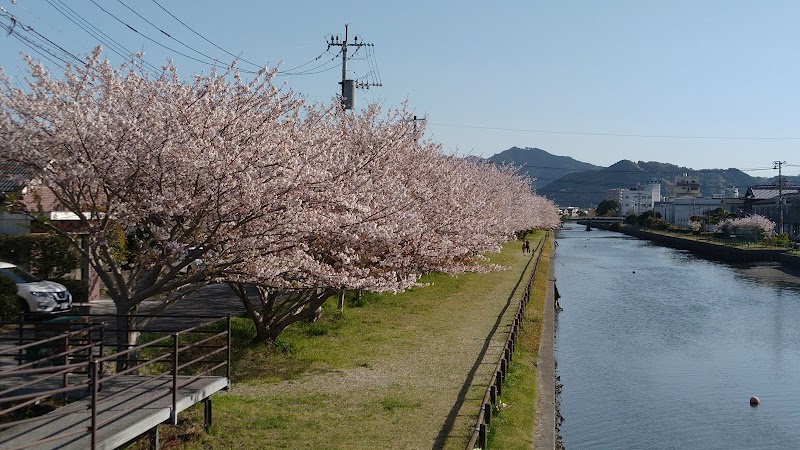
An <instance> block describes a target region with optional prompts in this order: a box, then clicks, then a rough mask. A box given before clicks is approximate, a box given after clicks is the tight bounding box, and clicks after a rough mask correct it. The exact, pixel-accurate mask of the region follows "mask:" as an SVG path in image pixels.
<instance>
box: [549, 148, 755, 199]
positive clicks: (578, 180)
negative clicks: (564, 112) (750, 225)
mask: <svg viewBox="0 0 800 450" xmlns="http://www.w3.org/2000/svg"><path fill="white" fill-rule="evenodd" d="M684 173H688V174H689V175H694V176H697V177H699V179H700V192H701V193H702V195H703V196H704V197H710V196H711V195H714V194H724V195H731V192H732V190H733V188H734V187H737V188H739V195H740V196H743V195H744V193H745V190H746V189H747V187H749V186H753V185H756V184H765V183H768V180H766V179H764V178H756V177H751V176H750V175H748V174H746V173H744V172H742V171H741V170H739V169H703V170H694V169H690V168H687V167H679V166H676V165H674V164H668V163H660V162H654V161H649V162H644V161H639V162H633V161H629V160H622V161H619V162H617V163H616V164H614V165H612V166H610V167H607V168H604V169H600V170H592V171H591V172H573V173H570V174H568V175H565V176H563V177H561V178H559V179H558V180H555V181H553V182H551V183H550V184H548V185H547V186H545V187H544V188H541V189H537V193H539V194H542V195H544V196H546V197H547V198H549V199H551V200H553V201H554V202H556V204H558V205H561V206H578V207H581V208H590V207H594V206H597V205H598V204H599V203H600V202H601V201H602V200H603V199H604V198H605V197H606V195H607V193H608V191H609V189H617V188H626V189H630V188H632V187H635V186H637V185H640V186H644V185H645V183H647V181H648V180H652V179H654V180H658V181H659V182H660V183H661V195H662V196H665V197H671V196H672V195H673V191H672V187H673V186H674V184H675V177H676V176H679V175H682V174H684Z"/></svg>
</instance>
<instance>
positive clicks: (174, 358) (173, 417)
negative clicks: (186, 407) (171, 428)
mask: <svg viewBox="0 0 800 450" xmlns="http://www.w3.org/2000/svg"><path fill="white" fill-rule="evenodd" d="M169 417H170V422H171V423H172V424H173V425H177V424H178V333H174V334H173V335H172V411H170V413H169Z"/></svg>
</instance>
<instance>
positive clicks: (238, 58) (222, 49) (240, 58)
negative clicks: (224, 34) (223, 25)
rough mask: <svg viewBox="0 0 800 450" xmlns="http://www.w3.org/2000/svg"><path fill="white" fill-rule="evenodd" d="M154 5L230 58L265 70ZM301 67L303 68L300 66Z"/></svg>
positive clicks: (164, 9) (159, 4)
mask: <svg viewBox="0 0 800 450" xmlns="http://www.w3.org/2000/svg"><path fill="white" fill-rule="evenodd" d="M153 3H155V4H156V5H157V6H158V7H159V8H161V9H162V10H163V11H164V12H165V13H167V14H169V15H170V16H171V17H172V18H173V19H175V20H177V21H178V23H180V24H181V25H183V26H184V27H186V28H187V29H189V31H191V32H192V33H194V34H196V35H197V36H199V37H200V38H201V39H203V40H204V41H206V42H208V43H209V44H211V45H213V46H214V47H216V48H217V49H218V50H221V51H223V52H225V53H227V54H228V55H230V56H233V57H234V58H236V59H237V60H239V61H243V62H245V63H247V64H250V65H252V66H255V67H258V68H259V69H261V68H263V67H264V66H263V65H259V64H256V63H254V62H250V61H248V60H246V59H244V58H242V57H241V56H237V55H234V54H233V53H231V52H229V51H227V50H225V49H224V48H222V47H220V46H219V45H217V44H215V43H213V42H211V41H210V40H209V39H208V38H206V37H205V36H203V35H202V34H200V33H198V32H197V31H196V30H195V29H194V28H192V27H190V26H189V25H187V24H186V23H185V22H184V21H182V20H181V19H179V18H178V17H176V16H175V14H172V13H171V12H169V10H167V9H166V8H164V7H163V6H162V5H161V3H158V2H157V1H156V0H153ZM300 67H302V66H300Z"/></svg>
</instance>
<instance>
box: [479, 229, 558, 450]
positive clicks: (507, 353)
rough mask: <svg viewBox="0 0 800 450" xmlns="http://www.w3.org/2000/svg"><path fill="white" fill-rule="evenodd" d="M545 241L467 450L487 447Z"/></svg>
mask: <svg viewBox="0 0 800 450" xmlns="http://www.w3.org/2000/svg"><path fill="white" fill-rule="evenodd" d="M546 240H547V238H546V237H545V238H543V239H541V240H540V241H539V245H537V246H536V249H535V250H534V251H533V254H534V255H536V261H535V262H534V265H533V270H532V271H531V276H530V278H529V279H528V282H527V283H526V284H525V291H524V292H523V294H522V299H521V300H520V302H519V307H518V308H517V313H516V315H515V316H514V322H513V323H512V325H511V332H510V333H509V334H508V338H506V343H505V345H504V346H503V352H502V354H501V355H500V358H499V359H498V361H497V364H496V365H495V370H494V372H493V373H492V376H491V378H490V379H489V385H488V386H487V387H486V391H485V392H484V394H483V401H482V402H481V406H480V410H479V411H478V420H477V422H476V424H475V429H474V430H473V432H472V436H471V437H470V440H469V442H468V443H467V450H473V449H475V448H481V449H484V450H485V449H486V447H487V445H488V436H489V425H490V424H491V423H492V419H493V417H492V416H493V414H494V411H495V409H497V408H498V405H499V402H500V398H501V396H502V393H503V383H505V381H506V375H507V374H508V369H509V366H510V364H511V359H512V358H513V356H514V349H515V348H516V345H517V338H518V337H519V332H520V330H521V328H522V322H523V319H524V317H525V308H526V307H527V306H528V302H529V301H530V298H531V287H532V286H533V282H534V280H535V279H536V273H537V270H538V269H539V261H540V260H541V259H542V258H541V257H542V253H541V250H542V248H543V247H544V243H545V241H546Z"/></svg>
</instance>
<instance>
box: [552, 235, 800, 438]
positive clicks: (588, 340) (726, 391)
mask: <svg viewBox="0 0 800 450" xmlns="http://www.w3.org/2000/svg"><path fill="white" fill-rule="evenodd" d="M556 237H557V242H558V248H557V249H556V262H555V264H556V278H557V286H558V290H559V293H560V294H561V300H560V303H561V306H562V307H563V308H564V310H563V311H562V312H561V313H560V314H559V315H558V318H557V322H556V327H557V328H556V360H557V362H558V374H559V376H560V377H561V378H560V380H561V381H560V382H561V383H562V384H563V390H562V393H561V396H560V400H561V414H562V415H563V416H564V418H565V421H564V423H563V424H562V425H561V435H562V437H563V441H564V445H565V446H566V448H567V449H570V450H571V449H584V448H589V449H596V448H597V449H600V448H607V449H673V448H674V449H762V448H763V449H800V284H798V283H800V281H798V278H796V277H793V276H787V275H785V274H783V273H782V272H781V271H779V270H778V269H777V268H775V267H751V268H743V267H736V266H733V265H730V264H725V263H720V262H714V261H708V260H704V259H700V258H699V257H696V256H694V255H692V254H691V253H688V252H684V251H679V250H673V249H669V248H664V247H658V246H656V245H653V244H652V243H650V242H648V241H642V240H638V239H635V238H631V237H628V236H625V235H622V234H620V233H614V232H608V231H602V230H593V231H591V232H587V231H585V227H578V226H577V225H572V226H571V228H569V227H568V228H565V229H563V230H561V231H559V232H558V233H557V234H556ZM751 395H756V396H758V397H759V398H760V399H761V405H760V406H759V407H756V408H753V407H750V405H749V399H750V396H751Z"/></svg>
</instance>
